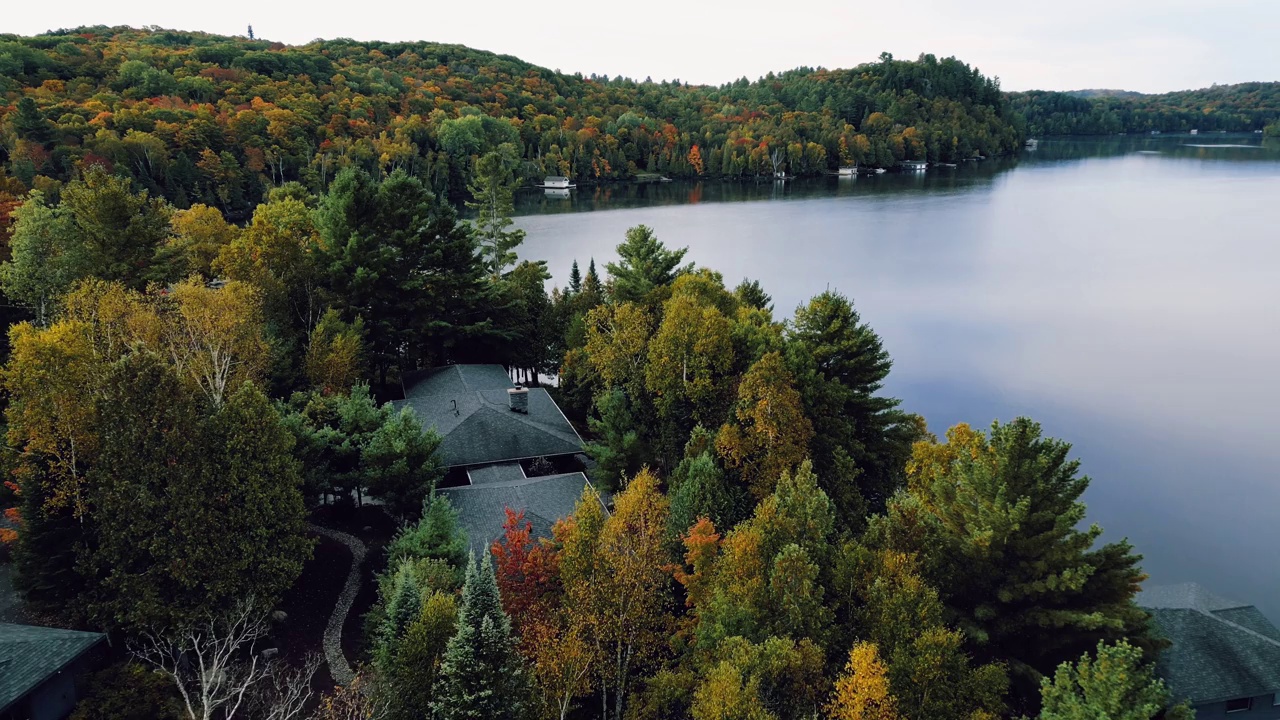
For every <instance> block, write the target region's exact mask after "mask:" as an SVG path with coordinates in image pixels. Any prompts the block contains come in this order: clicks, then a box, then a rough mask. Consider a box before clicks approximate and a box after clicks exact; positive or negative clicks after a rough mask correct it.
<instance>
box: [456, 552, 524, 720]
mask: <svg viewBox="0 0 1280 720" xmlns="http://www.w3.org/2000/svg"><path fill="white" fill-rule="evenodd" d="M530 697H531V695H530V687H529V676H528V671H527V670H526V668H525V667H524V665H523V663H522V660H521V657H520V654H519V652H518V651H517V647H516V639H515V637H514V636H513V635H512V632H511V620H510V619H509V618H508V617H507V614H506V613H505V612H503V610H502V602H501V599H500V598H499V596H498V582H497V580H496V578H495V577H494V574H493V560H492V558H490V556H489V553H488V552H487V551H486V552H485V554H484V559H483V560H482V561H481V562H480V564H479V565H477V564H476V559H475V556H474V555H472V556H471V559H470V561H469V562H468V563H467V579H466V583H465V584H464V585H463V587H462V607H461V608H460V609H459V611H458V630H457V632H456V633H455V634H454V636H453V637H452V638H450V640H449V644H448V646H447V647H446V649H445V653H444V662H443V663H442V664H441V666H440V677H439V680H437V682H436V689H435V698H434V699H433V700H432V703H431V707H432V709H433V710H434V712H435V716H436V717H437V718H439V720H523V718H524V716H525V714H526V712H527V710H528V708H529V704H530V703H529V698H530Z"/></svg>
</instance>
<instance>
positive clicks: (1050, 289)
mask: <svg viewBox="0 0 1280 720" xmlns="http://www.w3.org/2000/svg"><path fill="white" fill-rule="evenodd" d="M518 210H519V212H520V213H521V217H519V218H518V220H517V222H518V224H519V226H520V227H522V228H524V229H525V230H527V231H528V237H527V239H526V241H525V244H524V246H523V247H522V248H521V253H522V255H524V256H526V257H531V258H542V259H546V260H547V261H548V262H549V266H550V269H551V270H552V272H553V274H554V275H555V281H556V282H557V283H558V284H561V285H563V284H564V282H565V279H566V278H567V276H568V271H569V266H570V263H571V262H572V261H573V260H574V259H575V258H576V259H577V260H578V261H579V263H580V264H581V266H582V269H583V271H584V272H585V270H586V264H587V261H588V260H589V259H590V258H592V257H594V258H595V260H596V263H597V266H598V267H599V268H600V270H601V272H602V273H603V264H604V262H606V261H609V260H613V259H614V258H615V254H614V252H613V249H614V246H616V245H617V244H618V243H619V242H620V241H621V240H622V237H623V234H624V232H625V231H626V229H627V228H628V227H631V226H633V225H637V224H641V223H643V224H646V225H649V226H651V227H653V228H654V230H655V231H656V233H657V235H658V237H659V238H660V239H662V241H663V242H664V243H666V244H667V245H668V246H669V247H684V246H687V247H688V248H689V254H688V257H687V259H689V260H692V261H694V262H696V263H697V264H699V265H705V266H708V267H711V268H714V269H716V270H718V271H720V272H722V273H724V276H725V281H726V283H727V284H729V285H730V286H732V285H735V284H736V283H737V282H738V281H739V280H741V279H742V278H743V277H750V278H753V279H759V280H760V281H761V282H762V284H763V285H764V287H765V288H766V290H768V291H769V292H770V293H771V294H772V295H773V298H774V302H775V305H776V313H777V314H778V315H779V316H780V317H788V316H790V314H791V311H792V310H793V309H794V308H795V307H796V306H797V305H799V304H800V303H802V302H804V301H805V300H807V299H808V298H809V297H811V296H812V295H814V294H816V293H818V292H820V291H822V290H823V289H825V288H827V287H830V288H833V289H836V290H839V291H840V292H842V293H845V294H846V295H848V296H850V297H851V298H853V300H854V302H855V304H856V307H857V308H858V309H859V311H860V312H861V314H862V316H863V318H864V319H865V320H866V321H868V322H870V323H871V325H872V326H873V327H874V328H875V329H876V330H877V331H878V332H879V333H880V335H881V336H882V337H883V338H884V342H885V345H886V347H887V349H888V350H889V352H890V353H891V355H892V357H893V359H894V368H893V372H892V373H891V374H890V376H889V381H888V384H887V386H886V391H887V392H888V393H890V394H892V395H894V396H896V397H899V398H901V399H902V401H903V406H904V408H905V409H907V410H909V411H913V412H918V413H921V414H922V415H924V416H925V418H927V420H928V422H929V427H930V429H931V430H932V431H933V432H935V433H936V434H938V435H939V436H941V435H942V433H943V432H944V431H945V430H946V428H947V427H949V426H950V425H952V424H954V423H957V422H961V421H964V422H969V423H971V424H973V425H976V426H979V427H985V426H987V425H989V423H990V422H991V421H992V420H993V419H996V418H999V419H1001V420H1009V419H1012V418H1013V417H1015V416H1017V415H1028V416H1030V417H1033V418H1035V419H1037V420H1039V421H1040V422H1041V423H1042V424H1043V426H1044V430H1045V433H1046V434H1047V435H1051V436H1054V437H1059V438H1062V439H1065V440H1068V441H1070V442H1071V443H1073V444H1074V455H1075V457H1077V458H1079V459H1080V460H1081V461H1082V463H1083V471H1084V472H1085V473H1086V474H1088V475H1089V476H1090V477H1091V478H1092V481H1093V484H1092V486H1091V487H1090V489H1089V491H1088V492H1087V494H1086V495H1085V500H1086V502H1087V503H1088V505H1089V516H1090V519H1091V520H1093V521H1096V522H1098V523H1099V524H1101V525H1102V526H1103V527H1104V528H1105V529H1106V534H1105V536H1104V537H1105V538H1107V539H1119V538H1121V537H1126V536H1127V537H1128V538H1129V539H1130V541H1131V542H1133V544H1134V545H1135V546H1136V547H1137V549H1138V551H1139V552H1141V553H1143V554H1144V555H1145V556H1146V559H1145V561H1144V567H1145V569H1146V570H1147V572H1148V573H1150V575H1151V577H1152V580H1151V582H1152V583H1156V584H1158V583H1166V582H1182V581H1188V580H1194V581H1197V582H1200V583H1202V584H1205V585H1207V586H1209V587H1210V588H1212V589H1213V591H1214V592H1216V593H1218V594H1220V595H1225V596H1228V597H1232V598H1234V599H1237V600H1242V601H1245V602H1249V603H1254V604H1257V605H1259V606H1260V607H1261V608H1263V610H1264V611H1266V612H1268V614H1270V615H1271V617H1273V618H1276V619H1280V593H1277V590H1280V562H1277V561H1276V557H1277V555H1278V554H1280V522H1277V518H1278V517H1280V513H1277V509H1278V508H1280V482H1278V481H1277V480H1278V479H1280V478H1277V468H1280V432H1278V430H1277V428H1278V426H1280V382H1277V380H1276V377H1275V373H1276V370H1277V368H1280V230H1278V229H1277V228H1278V225H1277V221H1280V147H1273V146H1271V145H1270V144H1268V145H1267V146H1263V145H1261V140H1260V138H1258V137H1257V136H1247V137H1240V136H1218V135H1200V136H1197V137H1191V136H1183V137H1170V136H1162V137H1128V138H1109V139H1103V140H1092V139H1087V140H1044V141H1041V142H1040V144H1039V147H1038V148H1037V149H1036V150H1035V151H1028V152H1026V153H1024V154H1023V155H1022V156H1021V157H1020V158H1016V159H1013V158H1006V159H996V160H988V161H985V162H975V163H965V164H962V165H961V166H960V167H958V168H955V169H950V168H936V169H935V168H931V169H929V170H928V171H927V172H923V173H887V174H884V175H878V176H862V177H857V178H853V179H848V178H834V177H832V178H822V179H817V180H807V181H801V182H794V183H788V184H785V185H776V186H775V185H774V184H773V183H765V184H762V185H754V184H750V183H746V184H744V183H722V182H716V181H713V182H704V183H696V184H690V183H664V184H651V185H618V186H606V187H601V188H583V189H578V190H574V191H573V193H572V195H571V197H570V198H568V199H561V198H549V197H546V196H544V195H542V194H540V193H537V192H531V193H528V194H526V195H522V196H521V197H520V200H519V205H518Z"/></svg>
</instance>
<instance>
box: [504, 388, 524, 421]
mask: <svg viewBox="0 0 1280 720" xmlns="http://www.w3.org/2000/svg"><path fill="white" fill-rule="evenodd" d="M507 402H508V403H510V405H511V412H518V413H524V414H526V415H528V414H529V388H527V387H524V386H523V385H517V386H515V387H513V388H510V389H509V390H507Z"/></svg>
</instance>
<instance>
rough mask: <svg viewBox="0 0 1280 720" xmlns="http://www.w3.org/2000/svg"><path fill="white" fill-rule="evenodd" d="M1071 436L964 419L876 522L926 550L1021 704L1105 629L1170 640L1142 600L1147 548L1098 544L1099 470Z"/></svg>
mask: <svg viewBox="0 0 1280 720" xmlns="http://www.w3.org/2000/svg"><path fill="white" fill-rule="evenodd" d="M1070 448H1071V446H1070V445H1068V444H1067V443H1064V442H1061V441H1058V440H1054V439H1051V438H1043V437H1041V434H1040V426H1039V425H1038V424H1037V423H1034V422H1032V421H1031V420H1028V419H1026V418H1018V419H1017V420H1014V421H1013V422H1011V423H1008V424H1004V425H1002V424H1000V423H998V422H997V423H993V424H992V426H991V431H990V433H989V435H988V436H985V437H984V436H983V434H982V433H979V432H975V431H973V430H971V429H970V428H969V427H968V426H966V425H958V426H956V427H954V428H952V429H951V430H950V431H948V433H947V442H946V443H945V444H927V443H919V444H918V445H917V446H916V449H915V452H914V454H913V456H912V459H911V463H910V465H909V466H908V490H909V492H908V493H906V494H903V495H901V496H899V497H896V498H895V499H894V500H893V502H892V503H891V504H890V507H889V514H888V516H886V517H882V518H877V519H876V520H875V521H874V522H873V523H872V527H871V528H870V529H869V530H868V538H869V539H871V540H872V541H873V543H874V544H876V545H879V546H881V547H888V548H892V549H895V550H899V551H901V552H907V553H915V554H917V556H918V557H920V558H921V559H922V561H923V562H922V565H923V569H924V572H925V573H926V575H927V579H928V581H929V584H930V585H933V586H934V587H936V588H938V591H939V593H940V594H941V599H942V601H943V604H944V605H945V606H946V609H947V616H948V617H947V620H948V622H949V623H954V625H955V626H956V627H957V628H958V629H959V630H961V631H962V632H964V634H965V636H966V637H967V639H968V641H969V644H970V645H971V647H972V648H973V649H974V650H975V654H976V655H977V657H978V658H979V659H980V660H994V661H999V662H1004V663H1007V664H1008V666H1009V669H1010V672H1011V679H1012V680H1013V682H1014V685H1013V690H1014V697H1013V700H1014V706H1015V707H1014V709H1015V710H1018V711H1028V710H1034V708H1035V705H1036V703H1037V701H1038V693H1037V692H1036V691H1037V689H1038V686H1039V681H1040V677H1041V675H1042V674H1043V673H1049V672H1052V671H1053V669H1054V668H1056V667H1057V666H1058V664H1059V663H1061V662H1064V661H1066V660H1069V659H1072V658H1075V657H1079V654H1080V653H1082V652H1087V651H1088V650H1089V649H1090V648H1092V647H1094V646H1095V645H1096V644H1097V643H1098V642H1099V641H1100V640H1107V641H1115V640H1120V639H1128V640H1129V641H1130V642H1132V643H1134V644H1135V645H1137V646H1139V647H1141V648H1142V649H1144V650H1146V651H1148V652H1153V651H1154V650H1156V649H1158V647H1159V646H1160V642H1159V641H1157V640H1155V639H1154V637H1153V636H1152V634H1151V632H1152V631H1151V630H1150V628H1149V627H1148V621H1149V616H1148V615H1147V613H1146V612H1144V611H1143V610H1142V609H1140V608H1138V607H1137V606H1136V605H1135V604H1134V602H1133V596H1134V593H1135V592H1137V590H1138V587H1139V584H1140V583H1141V581H1142V579H1143V578H1144V575H1143V574H1142V571H1141V569H1140V568H1139V567H1138V563H1139V561H1140V560H1141V556H1138V555H1135V554H1134V553H1133V552H1132V548H1131V547H1130V546H1129V545H1128V543H1127V542H1124V541H1121V542H1119V543H1111V544H1107V545H1104V546H1102V547H1098V548H1095V547H1094V543H1095V541H1096V540H1097V539H1098V537H1099V535H1101V533H1102V529H1101V528H1099V527H1098V526H1097V525H1094V526H1091V527H1088V528H1084V529H1080V526H1081V523H1082V522H1083V520H1084V517H1085V506H1084V503H1082V502H1080V496H1081V494H1082V493H1083V492H1084V491H1085V489H1086V488H1087V487H1088V485H1089V478H1088V477H1086V476H1080V475H1078V471H1079V467H1080V464H1079V462H1078V461H1075V460H1069V459H1068V457H1067V455H1068V453H1069V452H1070Z"/></svg>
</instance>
